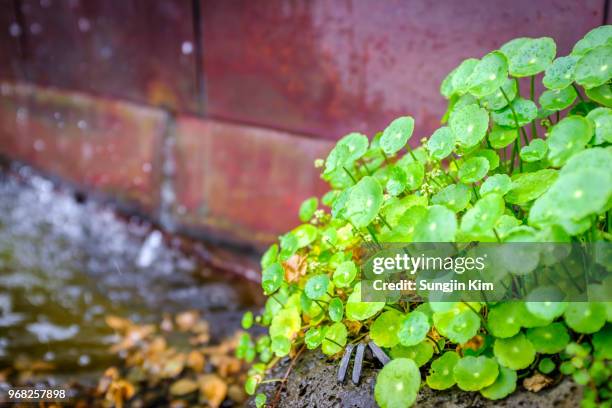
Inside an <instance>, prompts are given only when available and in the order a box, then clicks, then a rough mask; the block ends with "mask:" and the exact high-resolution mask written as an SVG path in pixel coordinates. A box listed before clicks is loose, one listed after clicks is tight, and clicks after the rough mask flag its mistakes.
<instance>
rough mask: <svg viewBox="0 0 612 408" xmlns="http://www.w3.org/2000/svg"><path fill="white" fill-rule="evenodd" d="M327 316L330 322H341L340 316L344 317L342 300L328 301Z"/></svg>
mask: <svg viewBox="0 0 612 408" xmlns="http://www.w3.org/2000/svg"><path fill="white" fill-rule="evenodd" d="M328 314H329V319H330V320H331V321H332V322H339V321H341V320H342V316H344V303H342V299H340V298H337V297H335V298H333V299H332V300H330V301H329V310H328Z"/></svg>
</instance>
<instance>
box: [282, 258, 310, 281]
mask: <svg viewBox="0 0 612 408" xmlns="http://www.w3.org/2000/svg"><path fill="white" fill-rule="evenodd" d="M307 264H308V263H307V262H306V257H305V256H302V255H298V254H294V255H292V256H291V258H289V259H287V260H286V261H285V262H283V269H284V270H285V280H286V281H287V282H289V283H292V282H299V280H300V278H301V277H302V276H303V275H305V274H306V266H307Z"/></svg>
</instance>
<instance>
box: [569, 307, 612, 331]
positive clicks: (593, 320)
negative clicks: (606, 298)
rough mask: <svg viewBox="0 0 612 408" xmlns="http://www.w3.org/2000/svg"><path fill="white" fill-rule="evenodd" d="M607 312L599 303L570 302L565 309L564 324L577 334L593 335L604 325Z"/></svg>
mask: <svg viewBox="0 0 612 408" xmlns="http://www.w3.org/2000/svg"><path fill="white" fill-rule="evenodd" d="M607 316H608V315H607V311H606V308H605V306H604V305H603V303H599V302H571V303H569V304H568V305H567V309H565V314H564V317H565V323H566V324H567V325H568V326H569V327H570V328H571V329H572V330H574V331H575V332H578V333H587V334H589V333H595V332H597V331H599V329H601V328H602V327H603V326H604V325H605V324H606V318H607Z"/></svg>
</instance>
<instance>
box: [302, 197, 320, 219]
mask: <svg viewBox="0 0 612 408" xmlns="http://www.w3.org/2000/svg"><path fill="white" fill-rule="evenodd" d="M318 205H319V200H317V197H310V198H307V199H306V200H304V201H303V202H302V204H301V205H300V211H299V217H300V220H301V221H302V222H308V221H309V220H310V219H311V218H312V216H313V215H314V213H315V211H316V210H317V206H318Z"/></svg>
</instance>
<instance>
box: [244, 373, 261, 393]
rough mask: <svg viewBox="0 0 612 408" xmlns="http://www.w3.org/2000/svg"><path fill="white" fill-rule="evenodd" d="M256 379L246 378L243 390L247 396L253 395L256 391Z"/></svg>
mask: <svg viewBox="0 0 612 408" xmlns="http://www.w3.org/2000/svg"><path fill="white" fill-rule="evenodd" d="M257 384H258V381H257V378H256V377H253V376H251V377H248V378H247V380H246V382H245V383H244V390H245V391H246V393H247V394H248V395H253V394H255V390H256V389H257Z"/></svg>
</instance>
